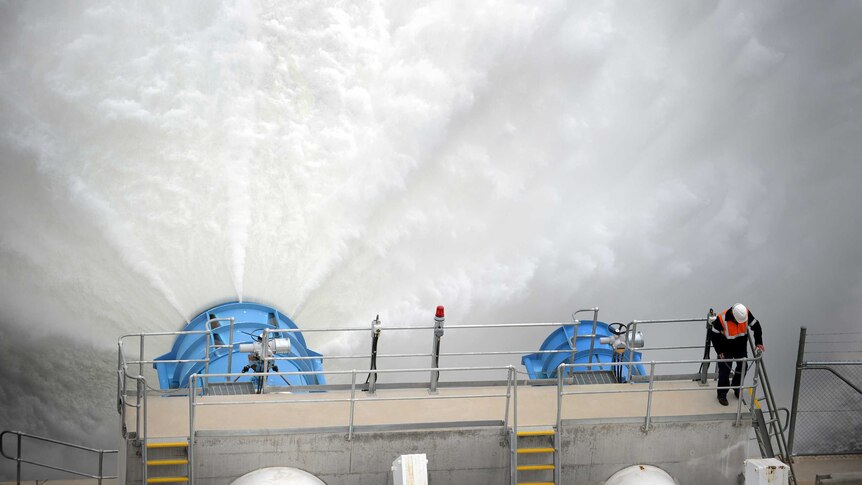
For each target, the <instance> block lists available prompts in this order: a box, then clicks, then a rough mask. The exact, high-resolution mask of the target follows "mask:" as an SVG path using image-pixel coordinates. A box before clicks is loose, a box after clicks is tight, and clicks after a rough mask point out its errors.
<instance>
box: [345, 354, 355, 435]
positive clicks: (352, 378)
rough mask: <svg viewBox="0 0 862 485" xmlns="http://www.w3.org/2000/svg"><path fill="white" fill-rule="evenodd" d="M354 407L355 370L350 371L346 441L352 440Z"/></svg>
mask: <svg viewBox="0 0 862 485" xmlns="http://www.w3.org/2000/svg"><path fill="white" fill-rule="evenodd" d="M355 407H356V369H353V370H352V371H350V418H349V420H348V425H347V441H350V440H352V439H353V410H354V408H355Z"/></svg>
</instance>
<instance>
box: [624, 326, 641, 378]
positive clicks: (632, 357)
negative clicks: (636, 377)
mask: <svg viewBox="0 0 862 485" xmlns="http://www.w3.org/2000/svg"><path fill="white" fill-rule="evenodd" d="M627 328H628V331H631V334H632V335H635V336H637V334H638V321H637V320H632V321H631V323H629V325H628V327H627ZM626 347H628V349H629V362H628V364H629V365H628V367H627V368H626V369H627V371H626V373H627V375H626V380H627V381H628V383H629V384H631V383H632V363H633V362H634V360H635V349H634V347H633V346H631V345H626Z"/></svg>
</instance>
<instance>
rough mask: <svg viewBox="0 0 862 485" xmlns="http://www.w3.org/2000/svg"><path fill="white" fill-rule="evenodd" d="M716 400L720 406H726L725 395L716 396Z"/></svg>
mask: <svg viewBox="0 0 862 485" xmlns="http://www.w3.org/2000/svg"><path fill="white" fill-rule="evenodd" d="M718 402H719V404H721V405H722V406H727V405H728V402H727V397H726V396H718Z"/></svg>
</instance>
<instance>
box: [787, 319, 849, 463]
mask: <svg viewBox="0 0 862 485" xmlns="http://www.w3.org/2000/svg"><path fill="white" fill-rule="evenodd" d="M800 338H801V342H803V343H802V344H801V345H800V347H801V348H800V351H801V352H800V357H801V361H800V362H799V363H798V367H799V369H798V372H799V381H798V385H797V386H796V388H795V389H794V391H795V393H797V395H796V396H795V402H796V406H795V410H796V416H795V424H794V427H793V428H794V429H793V430H792V431H791V433H792V440H793V441H792V443H793V444H792V452H793V454H794V455H836V454H856V453H862V332H858V333H857V332H847V333H821V334H813V333H808V334H807V335H804V334H803V335H801V336H800Z"/></svg>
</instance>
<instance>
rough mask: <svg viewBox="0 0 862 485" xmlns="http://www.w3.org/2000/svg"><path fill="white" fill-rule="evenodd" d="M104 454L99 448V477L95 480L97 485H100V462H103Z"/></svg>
mask: <svg viewBox="0 0 862 485" xmlns="http://www.w3.org/2000/svg"><path fill="white" fill-rule="evenodd" d="M104 454H105V452H104V450H101V449H100V450H99V479H98V480H97V483H98V484H99V485H102V463H103V462H104Z"/></svg>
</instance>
